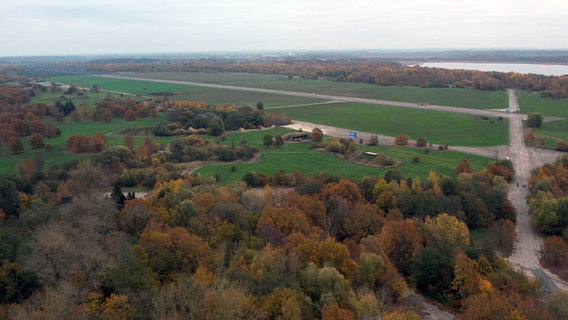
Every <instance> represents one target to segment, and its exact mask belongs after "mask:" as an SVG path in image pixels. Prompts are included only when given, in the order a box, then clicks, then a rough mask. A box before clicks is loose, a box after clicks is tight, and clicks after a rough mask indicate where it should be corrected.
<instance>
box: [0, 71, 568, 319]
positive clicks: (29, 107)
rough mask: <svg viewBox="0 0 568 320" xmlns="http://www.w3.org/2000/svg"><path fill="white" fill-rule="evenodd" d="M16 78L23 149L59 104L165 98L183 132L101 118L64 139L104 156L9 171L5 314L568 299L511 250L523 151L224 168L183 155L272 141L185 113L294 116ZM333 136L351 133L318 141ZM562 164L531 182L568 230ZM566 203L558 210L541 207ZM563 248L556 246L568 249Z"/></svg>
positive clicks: (12, 138)
mask: <svg viewBox="0 0 568 320" xmlns="http://www.w3.org/2000/svg"><path fill="white" fill-rule="evenodd" d="M285 73H288V72H285ZM350 74H352V73H350ZM5 78H6V79H7V80H6V81H7V82H9V83H10V84H7V85H4V86H2V87H1V88H0V110H1V114H0V123H1V125H2V141H1V143H2V145H3V146H6V147H7V148H11V149H10V150H14V152H13V153H17V151H16V150H21V147H23V145H22V139H23V138H26V137H30V138H29V141H30V147H32V141H35V142H33V146H35V147H36V148H37V149H42V148H43V149H45V150H48V149H49V148H48V147H47V146H48V145H49V143H48V142H49V139H52V137H51V135H53V136H54V137H56V136H57V135H58V130H59V129H57V128H56V126H57V124H58V123H59V122H58V120H57V119H71V120H72V121H75V122H76V124H77V128H80V125H81V121H82V120H84V119H86V118H89V119H91V120H93V121H97V122H101V123H104V122H106V121H112V120H113V119H118V118H120V119H126V120H127V121H129V120H128V119H134V118H138V117H153V116H156V115H157V114H158V113H159V112H164V110H162V111H160V110H161V109H162V108H166V107H167V108H169V111H170V112H169V118H168V123H167V124H162V128H161V130H162V132H161V133H162V134H163V135H165V136H168V137H169V136H170V135H174V137H170V139H169V140H168V141H167V142H166V141H164V140H161V141H160V142H157V141H154V140H157V139H158V138H159V137H158V136H159V135H160V132H155V131H154V135H152V136H151V135H144V136H142V137H140V136H139V137H137V138H138V139H139V141H140V142H138V143H136V142H135V140H134V137H133V136H135V135H137V134H138V133H137V132H124V133H122V134H123V143H122V144H121V145H114V146H110V145H108V144H107V137H108V136H105V135H103V134H101V133H97V134H94V135H90V136H87V135H82V134H74V135H71V136H70V137H69V138H68V140H67V143H66V147H67V151H68V152H69V153H70V154H73V153H87V154H90V155H92V157H91V158H89V159H87V160H83V161H70V162H67V163H65V164H62V165H57V166H52V167H50V168H45V167H44V166H43V165H42V163H41V159H27V160H23V161H21V162H19V163H18V170H17V173H16V174H12V175H3V176H1V177H0V260H2V267H1V269H0V319H326V320H331V319H391V320H395V319H423V317H424V316H425V315H424V314H423V312H422V310H421V309H420V307H418V306H417V305H418V304H419V302H418V301H419V300H420V296H419V295H423V296H425V297H427V298H428V299H430V300H431V301H434V302H435V303H438V304H439V305H441V306H443V307H444V308H446V309H447V310H450V311H451V312H452V313H454V314H456V315H457V316H458V317H460V318H463V319H496V318H497V319H519V320H520V319H563V318H565V316H566V315H567V313H566V310H564V309H562V308H561V307H559V306H562V305H564V304H566V301H568V296H566V295H565V294H563V293H557V294H553V295H550V296H549V297H548V298H546V299H545V298H543V294H542V289H541V287H540V285H539V284H538V282H537V281H536V280H531V279H528V278H526V277H525V276H524V275H522V274H521V273H518V272H516V271H514V270H512V269H511V268H510V267H509V265H508V264H507V262H506V260H505V259H504V258H503V257H504V256H507V255H508V254H510V252H511V250H512V247H513V243H514V241H515V224H514V223H515V220H516V213H515V210H514V208H513V206H512V204H511V202H510V201H509V200H508V199H507V190H508V186H509V182H511V179H512V177H513V176H514V168H513V164H512V162H511V161H509V160H505V159H502V160H495V161H492V162H491V163H490V164H488V165H487V166H486V167H485V168H483V169H482V170H479V171H475V172H474V171H472V169H471V167H470V165H469V163H468V162H467V160H463V161H461V162H459V163H456V170H455V174H453V175H441V174H439V173H437V172H436V171H434V170H431V171H430V172H429V173H428V176H427V179H421V178H420V177H411V176H404V175H403V174H402V173H401V172H399V171H397V170H395V169H393V170H388V171H386V172H385V173H384V174H381V175H379V176H367V177H365V178H363V179H361V180H360V181H350V180H346V179H342V178H340V177H337V176H335V175H334V174H333V172H325V170H322V172H321V173H320V174H317V175H313V176H304V175H303V174H302V173H300V172H293V173H287V172H278V173H276V174H274V175H273V176H267V175H265V174H263V173H262V172H253V171H250V172H247V173H246V174H245V175H244V176H243V179H242V180H241V181H233V182H230V183H226V184H219V183H218V181H217V179H216V177H215V176H206V175H200V174H194V173H192V172H191V171H188V170H185V169H183V168H182V167H181V166H180V164H181V163H188V162H193V161H201V160H207V159H213V158H214V159H217V160H219V161H240V160H250V159H252V158H254V156H255V155H256V154H257V153H258V152H259V150H258V149H257V148H255V147H253V146H250V145H249V144H248V143H247V142H246V141H242V142H241V143H240V144H235V145H230V146H228V145H222V144H221V143H219V142H218V141H214V140H208V139H206V138H204V136H201V135H198V134H196V133H188V132H187V130H190V128H191V129H194V130H197V129H204V130H206V131H208V133H209V134H211V135H212V136H214V137H216V138H218V139H223V135H222V133H223V132H224V130H225V129H227V128H229V129H231V130H234V129H239V128H245V129H246V128H256V127H258V126H260V125H261V124H264V125H266V124H267V121H269V122H270V121H273V123H272V124H281V123H286V121H289V119H287V118H286V117H285V116H284V115H282V116H270V117H265V114H264V113H263V110H262V105H261V104H257V107H256V108H253V107H249V106H243V107H235V106H209V105H207V104H206V103H203V102H196V101H175V102H174V101H171V102H170V101H167V99H166V100H165V101H164V99H162V100H161V101H160V103H157V102H148V101H137V100H133V99H128V98H124V97H120V98H118V97H114V98H113V97H107V98H105V99H103V100H101V101H99V102H98V103H96V104H95V105H94V106H93V107H92V108H88V107H87V106H79V107H75V106H74V104H73V103H72V101H70V100H56V101H53V105H51V104H46V103H43V104H40V103H32V102H31V100H30V99H31V98H32V97H33V95H34V94H36V93H37V92H40V91H41V90H50V88H45V87H44V88H43V89H42V88H40V87H33V86H32V85H31V84H29V85H27V84H24V83H22V84H21V85H16V84H14V81H15V80H16V79H18V78H15V77H13V76H5ZM267 119H268V120H267ZM54 124H55V125H54ZM159 127H160V125H158V128H159ZM166 130H167V131H166ZM176 130H180V131H181V130H183V131H181V132H183V134H179V136H178V133H179V132H176ZM142 131H143V130H142ZM59 133H61V132H60V131H59ZM32 137H34V138H33V139H32ZM265 137H266V135H265ZM319 138H322V137H319ZM26 139H27V138H26ZM43 139H45V141H44V140H43ZM266 140H267V141H268V140H269V142H270V144H272V143H276V142H277V141H280V139H276V138H274V139H273V137H269V139H268V138H267V139H266ZM16 141H19V144H18V143H16ZM278 143H280V142H278ZM267 144H268V143H267ZM334 144H336V145H337V149H339V148H340V147H341V146H344V145H340V144H341V142H338V141H337V140H326V141H324V142H323V143H322V145H323V146H331V147H333V145H334ZM322 152H324V151H322ZM566 163H568V162H567V161H566V158H562V159H560V160H559V161H558V162H557V163H555V164H552V165H550V166H545V167H543V168H542V169H539V170H538V171H537V172H535V176H534V177H533V178H531V179H532V180H531V184H530V188H531V191H532V192H533V193H534V198H533V199H531V200H530V203H531V208H533V206H534V208H533V219H534V221H535V224H537V225H538V226H540V227H541V228H542V230H543V232H546V233H550V234H551V235H554V236H562V235H563V234H564V233H565V232H564V231H565V230H566V221H564V220H566V219H564V218H563V214H564V213H563V212H564V211H565V210H564V209H565V208H564V207H563V206H564V202H565V199H564V198H563V197H564V189H566V188H568V187H567V186H568V183H567V182H566V181H565V180H566V179H565V176H566V174H565V173H566ZM138 190H147V192H144V193H145V194H142V192H139V191H138ZM553 205H556V207H554V208H557V211H554V212H557V213H558V214H554V215H552V214H550V213H551V212H552V211H550V210H548V209H542V210H541V211H538V210H539V208H541V207H542V208H544V207H545V206H551V207H552V206H553ZM547 208H548V207H547ZM563 210H564V211H563ZM479 232H489V233H491V234H492V235H493V236H491V237H485V238H484V237H481V238H480V237H478V236H475V235H474V234H477V233H479ZM553 239H561V242H562V244H563V245H564V248H565V247H566V244H565V243H564V240H562V238H560V237H557V238H553ZM549 242H551V241H549ZM562 244H560V245H559V244H558V241H553V242H552V243H551V244H550V246H552V247H553V248H557V247H559V246H560V247H561V246H562ZM545 246H547V244H545ZM555 246H556V247H555ZM546 248H548V247H546ZM546 248H545V250H547V249H546ZM562 250H564V251H562ZM562 250H560V251H558V250H556V251H554V250H552V249H551V250H550V251H547V252H549V254H548V253H547V256H546V259H549V257H557V256H558V257H560V258H562V257H564V259H566V257H567V256H568V254H566V251H567V250H565V249H562ZM558 252H559V253H558ZM557 253H558V254H557ZM555 254H557V255H556V256H555ZM562 254H564V256H563V255H562ZM550 259H551V260H550V261H551V262H550V263H553V260H552V259H553V258H550ZM554 261H556V260H554ZM559 261H560V262H562V261H564V263H565V261H566V260H559Z"/></svg>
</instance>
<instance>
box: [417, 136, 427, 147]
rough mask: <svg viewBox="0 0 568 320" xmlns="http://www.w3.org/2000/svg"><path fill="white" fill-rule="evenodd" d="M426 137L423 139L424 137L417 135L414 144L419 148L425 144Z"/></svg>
mask: <svg viewBox="0 0 568 320" xmlns="http://www.w3.org/2000/svg"><path fill="white" fill-rule="evenodd" d="M426 143H427V142H426V139H424V137H419V138H418V139H416V146H417V147H419V148H424V147H425V146H426Z"/></svg>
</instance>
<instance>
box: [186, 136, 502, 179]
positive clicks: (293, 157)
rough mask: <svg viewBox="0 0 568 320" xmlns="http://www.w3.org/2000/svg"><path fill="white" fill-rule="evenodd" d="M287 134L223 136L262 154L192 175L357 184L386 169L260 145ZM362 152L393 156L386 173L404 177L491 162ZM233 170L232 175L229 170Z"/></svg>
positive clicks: (303, 149)
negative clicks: (319, 178) (285, 176)
mask: <svg viewBox="0 0 568 320" xmlns="http://www.w3.org/2000/svg"><path fill="white" fill-rule="evenodd" d="M285 132H290V131H287V130H285V129H273V130H269V131H252V132H246V133H236V134H231V135H228V136H227V139H226V141H224V143H225V144H239V143H240V142H241V141H242V140H246V141H247V142H248V143H249V144H250V145H255V146H257V147H258V148H259V149H260V150H261V152H262V154H261V156H260V159H259V162H258V163H228V164H214V165H207V166H205V167H203V168H200V169H198V170H197V171H196V172H197V173H201V174H208V175H214V174H217V175H219V177H220V179H221V182H229V181H240V180H241V179H242V177H243V175H244V174H245V173H246V172H249V171H253V172H257V173H264V174H267V175H273V174H274V173H276V172H278V171H280V170H285V171H286V172H293V171H296V170H297V171H300V172H302V173H303V174H304V175H305V176H310V175H315V174H318V173H320V172H322V171H325V172H327V173H329V174H332V175H337V176H339V177H343V178H348V179H352V180H355V181H358V180H360V179H362V178H363V177H364V176H373V177H379V176H381V175H382V174H383V173H384V172H385V171H387V170H389V169H385V168H375V167H368V166H363V165H357V164H353V163H350V162H347V161H345V160H341V159H339V158H338V157H337V155H335V154H331V153H328V152H323V151H319V150H312V149H310V148H309V145H310V144H309V143H297V144H296V143H290V144H288V143H287V144H285V145H284V146H283V147H282V148H280V149H278V148H275V147H271V148H265V147H263V146H262V138H263V136H264V135H265V134H271V135H273V136H274V135H278V134H281V133H285ZM359 148H360V149H361V150H363V151H372V152H383V153H384V154H385V155H387V156H389V157H394V158H396V159H398V160H400V161H401V165H399V166H397V167H395V168H392V169H390V170H398V171H400V172H402V174H403V175H404V176H407V177H416V176H418V177H420V178H421V179H426V178H427V176H428V172H429V171H430V170H436V171H437V172H438V173H440V174H444V175H449V176H455V170H456V166H457V164H458V163H459V162H460V161H462V160H463V159H467V160H468V161H469V163H470V165H471V167H472V169H473V170H480V169H482V168H483V167H485V166H486V165H487V164H489V163H490V162H491V161H493V159H491V158H486V157H480V156H474V155H469V154H464V153H459V152H451V151H437V150H434V151H431V152H429V153H428V154H425V153H424V151H423V150H422V148H416V147H411V146H408V147H394V146H389V147H386V146H376V147H371V146H366V145H360V146H359ZM415 156H417V157H419V158H420V161H419V162H418V163H413V162H412V158H413V157H415ZM233 166H234V167H235V168H236V170H235V171H234V172H233V171H232V170H231V167H233Z"/></svg>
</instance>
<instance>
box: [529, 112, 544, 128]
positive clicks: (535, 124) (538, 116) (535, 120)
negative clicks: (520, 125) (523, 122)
mask: <svg viewBox="0 0 568 320" xmlns="http://www.w3.org/2000/svg"><path fill="white" fill-rule="evenodd" d="M543 121H544V117H543V115H542V113H539V112H530V113H529V114H528V115H527V126H528V127H529V128H540V127H541V126H542V123H543Z"/></svg>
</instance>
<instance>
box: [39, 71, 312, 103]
mask: <svg viewBox="0 0 568 320" xmlns="http://www.w3.org/2000/svg"><path fill="white" fill-rule="evenodd" d="M47 80H48V81H54V82H62V83H68V84H74V85H76V86H81V87H90V86H92V85H94V84H96V85H97V86H98V88H99V89H100V90H112V91H118V92H126V93H130V94H134V95H140V96H151V95H152V94H157V93H164V92H168V93H170V94H169V95H168V96H169V99H170V100H194V101H205V102H207V103H208V104H212V105H225V104H235V105H247V104H248V105H252V106H254V105H256V103H257V102H258V101H262V102H263V103H264V105H265V106H266V107H271V106H285V105H296V104H304V103H313V102H319V101H322V100H320V99H314V98H304V97H294V96H286V95H276V94H268V93H261V92H246V91H237V90H223V89H215V88H206V87H199V86H190V85H181V84H170V83H160V82H149V81H138V80H124V79H112V78H104V77H95V76H62V77H52V78H49V79H47Z"/></svg>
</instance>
